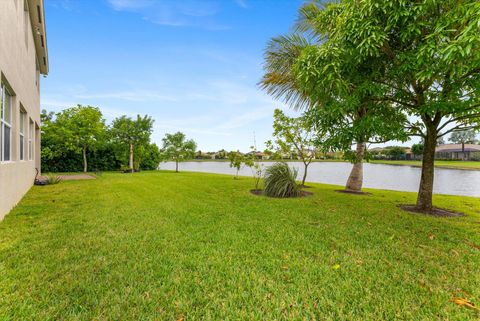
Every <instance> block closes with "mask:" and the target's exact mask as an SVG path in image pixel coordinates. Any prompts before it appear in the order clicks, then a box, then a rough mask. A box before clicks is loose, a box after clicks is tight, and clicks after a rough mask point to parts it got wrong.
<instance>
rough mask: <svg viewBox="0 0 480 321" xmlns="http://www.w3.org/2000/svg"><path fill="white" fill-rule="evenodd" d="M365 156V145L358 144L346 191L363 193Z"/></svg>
mask: <svg viewBox="0 0 480 321" xmlns="http://www.w3.org/2000/svg"><path fill="white" fill-rule="evenodd" d="M364 156H365V143H362V142H357V152H356V155H355V163H354V164H353V167H352V171H351V172H350V176H349V177H348V180H347V185H346V186H345V190H347V191H350V192H361V191H362V185H363V157H364Z"/></svg>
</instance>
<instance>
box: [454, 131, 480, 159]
mask: <svg viewBox="0 0 480 321" xmlns="http://www.w3.org/2000/svg"><path fill="white" fill-rule="evenodd" d="M476 136H477V133H476V132H475V131H474V130H458V131H454V132H453V133H452V134H451V135H450V138H449V139H448V140H449V141H451V142H452V143H455V144H462V155H463V157H464V158H465V144H475V142H476V141H477V140H476V138H475V137H476Z"/></svg>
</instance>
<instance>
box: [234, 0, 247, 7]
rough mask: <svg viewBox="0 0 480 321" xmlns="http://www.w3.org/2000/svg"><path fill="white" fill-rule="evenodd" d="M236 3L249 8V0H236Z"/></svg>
mask: <svg viewBox="0 0 480 321" xmlns="http://www.w3.org/2000/svg"><path fill="white" fill-rule="evenodd" d="M235 3H236V4H237V5H238V6H239V7H242V8H244V9H246V8H248V5H247V1H245V0H235Z"/></svg>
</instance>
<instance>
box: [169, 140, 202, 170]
mask: <svg viewBox="0 0 480 321" xmlns="http://www.w3.org/2000/svg"><path fill="white" fill-rule="evenodd" d="M196 149H197V144H196V143H195V141H193V140H192V139H189V140H187V137H186V136H185V134H184V133H182V132H176V133H175V134H168V133H167V134H165V137H164V138H163V148H162V154H163V156H164V158H165V159H168V160H173V161H175V171H176V172H178V163H179V162H182V161H186V160H189V159H192V158H193V157H194V156H195V151H196Z"/></svg>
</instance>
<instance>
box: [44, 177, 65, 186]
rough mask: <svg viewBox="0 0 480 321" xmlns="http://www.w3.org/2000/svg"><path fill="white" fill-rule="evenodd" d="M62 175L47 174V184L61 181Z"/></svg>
mask: <svg viewBox="0 0 480 321" xmlns="http://www.w3.org/2000/svg"><path fill="white" fill-rule="evenodd" d="M60 180H61V177H60V176H57V175H47V180H46V183H47V185H55V184H58V183H60Z"/></svg>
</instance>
